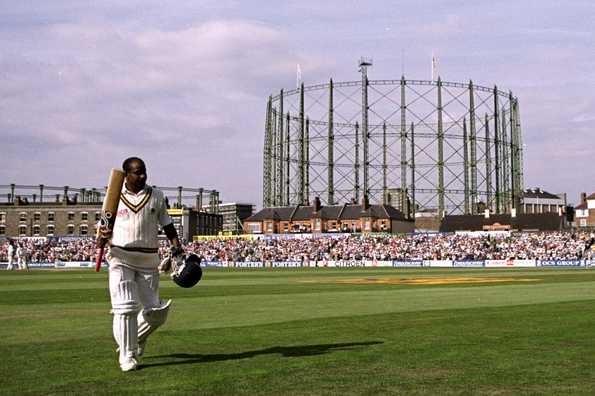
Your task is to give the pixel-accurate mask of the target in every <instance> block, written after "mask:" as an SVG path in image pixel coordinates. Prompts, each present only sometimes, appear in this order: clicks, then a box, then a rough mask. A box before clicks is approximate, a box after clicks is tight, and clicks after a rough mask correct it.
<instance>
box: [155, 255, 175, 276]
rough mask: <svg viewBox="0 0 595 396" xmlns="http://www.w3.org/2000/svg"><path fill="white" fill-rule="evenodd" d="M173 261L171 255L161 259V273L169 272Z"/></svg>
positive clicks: (159, 267) (159, 268)
mask: <svg viewBox="0 0 595 396" xmlns="http://www.w3.org/2000/svg"><path fill="white" fill-rule="evenodd" d="M171 262H172V260H171V257H169V256H167V257H166V258H164V259H163V260H161V263H160V264H159V266H158V267H157V269H158V270H159V272H160V273H165V272H169V271H171Z"/></svg>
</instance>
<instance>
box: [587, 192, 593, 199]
mask: <svg viewBox="0 0 595 396" xmlns="http://www.w3.org/2000/svg"><path fill="white" fill-rule="evenodd" d="M587 199H595V193H593V194H591V195H589V196H588V197H587Z"/></svg>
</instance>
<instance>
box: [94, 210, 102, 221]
mask: <svg viewBox="0 0 595 396" xmlns="http://www.w3.org/2000/svg"><path fill="white" fill-rule="evenodd" d="M99 220H101V212H95V221H99Z"/></svg>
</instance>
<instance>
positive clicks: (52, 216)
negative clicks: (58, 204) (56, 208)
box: [48, 212, 56, 221]
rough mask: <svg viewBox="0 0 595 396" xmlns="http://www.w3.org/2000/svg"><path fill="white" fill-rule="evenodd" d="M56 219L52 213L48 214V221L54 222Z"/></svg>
mask: <svg viewBox="0 0 595 396" xmlns="http://www.w3.org/2000/svg"><path fill="white" fill-rule="evenodd" d="M55 219H56V214H55V213H54V212H48V221H54V220H55Z"/></svg>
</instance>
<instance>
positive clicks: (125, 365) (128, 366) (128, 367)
mask: <svg viewBox="0 0 595 396" xmlns="http://www.w3.org/2000/svg"><path fill="white" fill-rule="evenodd" d="M137 367H138V362H137V361H136V359H135V358H133V357H127V358H126V359H125V360H124V361H123V362H122V363H120V368H121V369H122V371H124V372H126V371H132V370H136V368H137Z"/></svg>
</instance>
